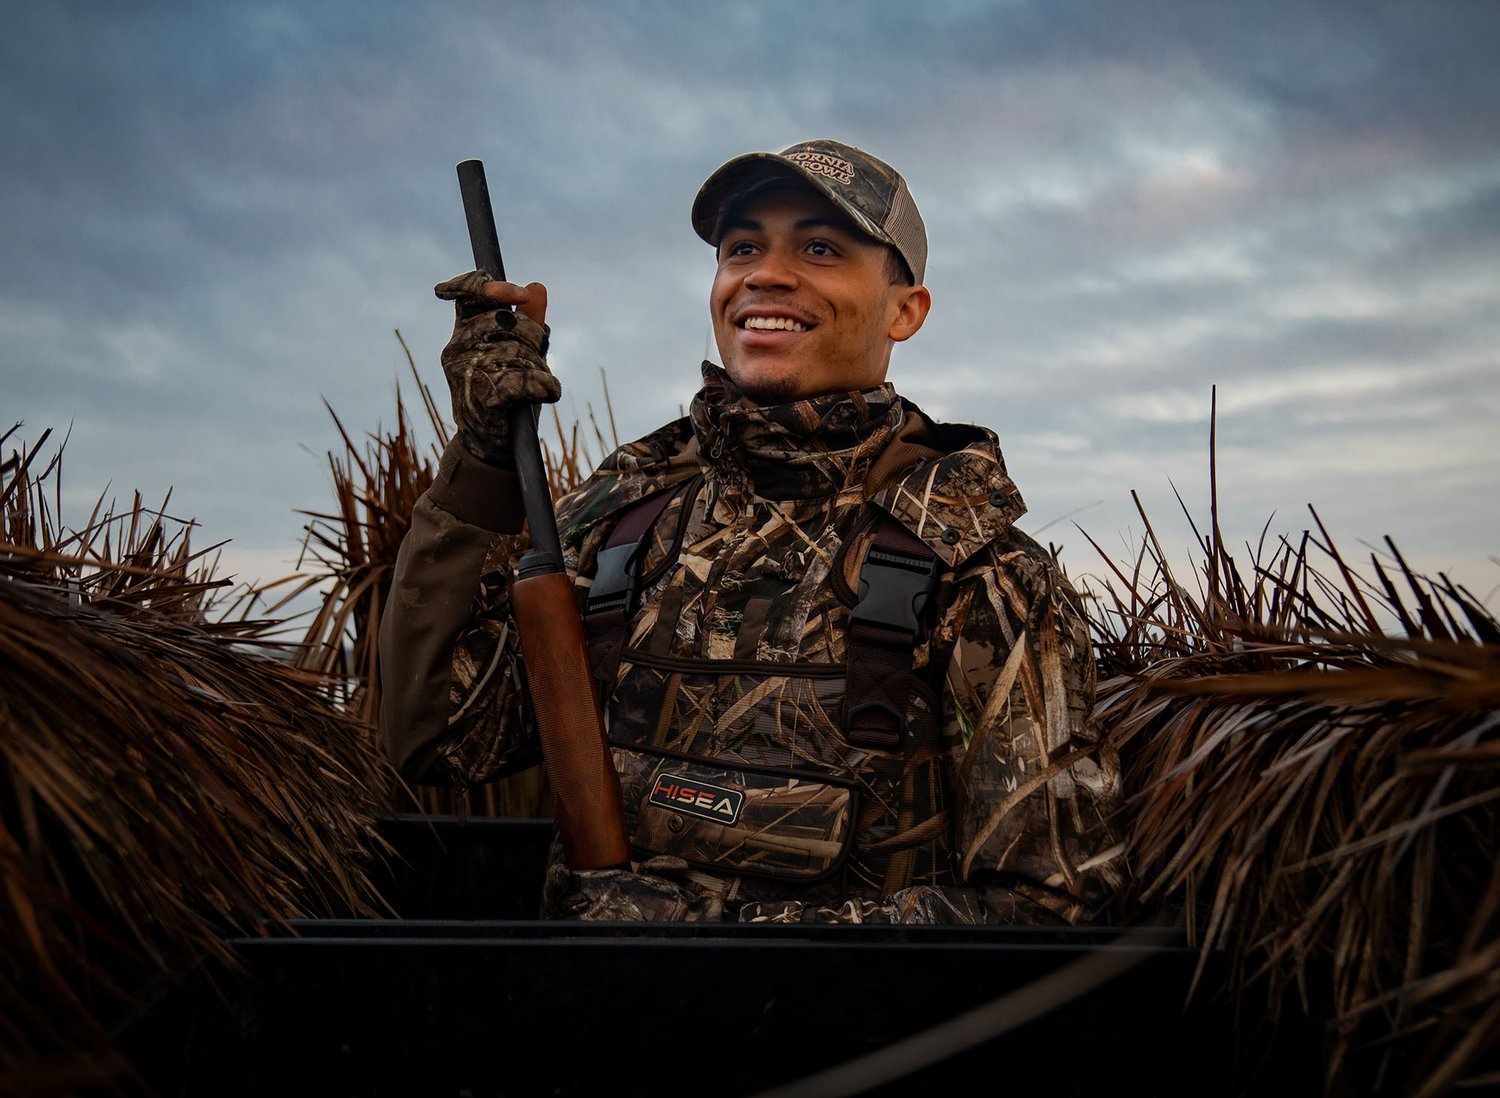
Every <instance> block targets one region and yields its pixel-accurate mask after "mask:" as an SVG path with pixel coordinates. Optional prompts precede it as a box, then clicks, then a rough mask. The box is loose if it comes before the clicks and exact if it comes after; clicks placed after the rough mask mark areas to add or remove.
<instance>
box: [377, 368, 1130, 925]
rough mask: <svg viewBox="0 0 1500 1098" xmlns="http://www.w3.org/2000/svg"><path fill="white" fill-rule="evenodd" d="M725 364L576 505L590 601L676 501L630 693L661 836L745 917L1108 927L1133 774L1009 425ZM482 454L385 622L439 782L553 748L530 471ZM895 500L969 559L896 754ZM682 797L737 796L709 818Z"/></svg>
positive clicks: (655, 552)
mask: <svg viewBox="0 0 1500 1098" xmlns="http://www.w3.org/2000/svg"><path fill="white" fill-rule="evenodd" d="M704 372H705V386H704V388H703V389H702V390H701V391H700V392H699V394H698V395H697V397H696V398H695V399H694V402H693V406H692V409H691V414H690V415H689V416H687V417H684V418H683V419H681V420H678V421H676V422H674V423H671V424H669V425H667V426H666V427H664V428H662V429H661V430H659V431H656V432H655V433H653V434H651V435H648V436H646V437H645V438H643V439H641V440H639V441H637V442H634V443H630V444H628V445H625V446H622V447H621V448H620V449H619V450H617V451H616V452H615V453H614V454H612V455H611V456H610V457H609V458H608V459H607V460H606V461H605V462H604V463H603V464H601V466H600V467H599V468H598V470H596V471H595V473H594V474H593V475H592V476H591V477H590V478H589V479H588V480H587V481H586V482H585V483H584V484H583V485H582V486H581V487H580V488H579V489H578V490H577V491H576V492H574V493H573V494H571V495H570V496H568V497H567V498H565V499H564V500H562V501H561V502H560V503H559V505H558V515H559V526H560V529H561V532H562V539H563V544H564V550H565V553H566V555H567V558H568V560H567V563H568V567H569V570H570V572H571V573H572V574H573V575H574V576H575V580H576V586H577V588H578V591H579V594H580V600H582V599H583V597H584V594H585V593H586V591H587V589H588V587H589V585H590V583H591V582H592V577H593V576H594V574H595V566H596V561H597V558H598V555H599V551H600V549H601V547H602V546H603V545H604V544H605V542H606V540H607V539H608V537H609V534H610V532H611V531H612V530H613V529H614V527H615V525H616V524H617V522H618V521H619V519H620V517H621V515H622V514H623V513H625V512H626V511H627V510H628V509H629V508H630V507H631V506H632V505H634V504H636V503H637V502H638V501H639V500H641V499H642V498H644V497H646V496H648V495H652V494H655V493H658V492H662V491H663V490H667V491H668V492H669V493H670V494H669V496H668V502H667V504H666V506H665V509H664V510H663V511H662V512H661V514H660V516H659V517H658V518H657V519H656V520H655V522H654V523H653V524H652V526H651V529H650V532H649V533H648V535H647V539H646V542H645V553H644V557H643V560H642V563H641V568H640V571H641V575H642V591H641V599H640V605H639V608H638V609H637V610H636V611H635V613H634V614H633V616H632V617H631V618H630V620H629V624H628V630H627V633H626V637H625V645H624V649H623V654H622V657H621V660H620V665H619V669H618V672H617V674H616V676H615V680H614V684H613V690H612V692H611V693H610V697H609V700H608V726H609V731H610V737H611V742H612V744H613V746H614V751H615V761H616V764H617V767H618V769H619V771H620V775H621V783H622V787H623V791H624V794H625V801H626V809H627V822H628V824H629V825H630V828H631V832H632V843H633V846H634V848H635V850H636V851H637V853H638V854H639V855H640V856H642V857H647V856H652V855H662V854H665V855H674V856H677V857H680V858H683V859H685V860H686V861H687V863H688V865H689V866H690V867H691V869H690V878H691V883H692V887H694V888H696V889H699V890H702V891H703V892H706V893H709V894H711V895H713V896H714V897H715V898H716V899H717V900H718V901H721V902H722V904H723V905H724V909H725V910H726V911H730V912H738V913H739V915H740V917H741V918H755V919H764V918H770V919H784V918H804V919H805V918H823V917H829V918H837V917H845V918H848V917H852V918H856V919H858V918H860V912H861V911H863V912H864V913H865V917H867V918H885V917H887V916H888V913H889V912H890V911H891V910H892V898H893V897H894V898H895V903H896V906H897V907H903V908H904V909H905V910H907V911H908V912H910V911H911V910H920V911H926V912H927V914H925V915H921V914H919V915H918V916H917V917H920V918H924V919H926V920H929V921H930V920H931V919H943V920H944V921H947V920H948V919H950V918H963V919H964V920H965V921H969V920H970V919H972V918H975V917H982V918H984V919H986V920H987V921H1001V922H1019V923H1031V922H1049V921H1058V920H1062V921H1068V922H1076V921H1080V920H1082V919H1085V918H1087V917H1088V915H1089V913H1090V912H1091V910H1092V909H1093V908H1094V907H1095V906H1096V905H1097V903H1098V902H1099V901H1100V900H1101V899H1102V898H1103V896H1104V895H1105V894H1106V893H1107V892H1108V891H1109V890H1110V889H1111V888H1112V887H1113V885H1114V884H1115V883H1116V882H1117V880H1118V862H1117V860H1116V854H1117V848H1116V846H1115V844H1114V840H1113V837H1112V835H1111V833H1110V830H1109V826H1108V823H1107V820H1106V817H1107V816H1108V815H1109V813H1110V812H1111V811H1112V810H1113V808H1114V807H1115V802H1116V798H1117V796H1118V787H1119V775H1118V766H1117V762H1116V760H1115V759H1114V758H1113V757H1112V756H1111V755H1109V754H1108V753H1107V752H1106V751H1105V750H1103V749H1102V748H1101V747H1100V745H1099V743H1098V738H1097V736H1096V735H1095V733H1094V731H1093V729H1092V728H1091V727H1090V726H1089V724H1088V723H1087V715H1088V712H1089V708H1090V705H1091V703H1092V695H1093V686H1094V681H1093V663H1092V657H1091V650H1090V645H1089V637H1088V632H1087V627H1086V623H1085V619H1084V615H1083V613H1082V611H1081V608H1080V606H1079V605H1078V602H1077V595H1076V594H1075V593H1074V591H1073V590H1072V588H1071V587H1070V586H1069V585H1068V583H1067V581H1066V580H1065V579H1064V578H1063V577H1062V575H1061V574H1060V572H1059V571H1058V569H1057V568H1056V566H1055V564H1054V562H1053V561H1052V560H1051V558H1050V557H1049V556H1048V555H1047V554H1046V553H1045V552H1044V551H1042V550H1041V549H1040V547H1038V546H1037V544H1036V543H1035V542H1034V541H1032V540H1031V539H1030V538H1028V537H1027V536H1026V535H1024V534H1022V533H1021V532H1020V531H1018V530H1016V529H1015V527H1014V526H1013V525H1012V524H1013V522H1014V520H1015V519H1016V518H1017V517H1018V516H1019V515H1020V514H1022V513H1023V511H1024V505H1023V503H1022V502H1021V498H1020V495H1019V493H1018V492H1017V491H1016V488H1015V486H1014V484H1013V483H1012V482H1011V480H1010V479H1009V477H1008V476H1007V475H1006V472H1005V467H1004V463H1003V459H1002V458H1001V455H1000V452H999V448H998V445H997V442H996V439H995V436H994V435H993V434H992V433H991V432H989V431H987V430H984V429H982V428H977V427H962V426H955V425H951V424H937V423H934V422H933V421H931V420H930V419H928V418H927V417H926V416H925V415H924V414H923V413H921V412H920V411H919V410H918V409H916V408H915V407H914V406H913V405H911V404H910V403H908V402H905V401H903V399H902V398H901V397H899V396H898V395H897V394H896V393H895V391H894V390H893V389H892V388H891V387H890V386H889V385H885V386H881V387H878V388H875V389H869V390H865V391H861V392H856V393H849V394H840V395H836V396H829V397H820V398H816V399H813V400H806V401H800V402H796V403H793V404H787V405H781V406H777V407H773V408H756V407H749V406H746V405H743V404H741V403H740V402H739V401H738V400H737V399H736V398H735V396H736V395H735V394H734V393H733V392H732V390H730V389H729V386H730V383H729V382H728V380H727V378H726V377H725V376H724V375H723V373H722V371H720V370H718V369H717V368H716V367H711V366H708V365H707V364H705V371H704ZM474 464H475V463H474V462H473V461H472V459H465V458H463V456H462V455H461V454H458V455H455V454H454V453H453V451H452V450H450V454H449V456H448V457H447V458H445V461H444V468H443V469H442V470H440V473H439V478H438V482H437V483H436V484H435V485H434V487H433V489H431V490H430V491H429V492H428V493H427V495H426V496H424V497H423V500H422V501H421V502H419V504H418V507H417V510H416V513H415V514H414V516H413V529H412V532H411V534H410V535H409V536H408V540H407V543H406V544H405V545H404V546H403V550H402V560H401V563H400V565H399V566H398V578H397V582H396V586H395V591H394V594H393V599H392V604H391V607H390V609H389V610H388V611H387V618H386V624H385V635H384V636H383V637H382V644H381V651H382V654H383V658H384V659H385V660H386V669H385V673H384V678H383V681H384V684H385V695H384V698H385V700H384V709H383V714H382V725H383V728H384V732H385V735H386V738H387V743H388V746H389V747H390V750H391V752H392V754H393V756H394V757H395V758H396V760H397V762H398V763H399V764H400V765H401V766H402V767H403V769H404V770H405V771H406V772H407V773H408V774H409V775H411V776H414V777H416V778H418V779H419V780H430V781H443V780H457V781H460V782H480V781H485V780H489V779H491V778H494V777H496V776H499V775H501V774H504V773H508V772H511V771H513V770H516V769H519V768H521V767H524V766H529V765H533V764H534V763H535V762H536V761H537V759H538V750H537V747H536V739H535V733H534V730H533V728H532V727H531V724H530V721H529V719H528V714H527V713H526V712H525V701H524V691H523V690H521V689H520V684H521V682H522V679H523V675H524V671H523V668H522V666H521V657H520V651H519V646H518V644H517V643H516V639H515V634H514V629H513V628H512V625H511V622H510V619H509V615H508V605H507V587H508V579H509V575H510V562H511V559H512V557H513V555H514V554H515V553H516V551H517V550H518V548H519V546H518V544H517V539H516V538H515V537H511V536H505V535H496V534H494V533H491V531H493V530H504V529H507V528H510V529H514V528H515V527H516V525H517V518H516V516H515V514H514V511H513V510H507V509H506V508H504V507H501V506H499V505H498V504H497V498H498V497H499V496H500V495H503V493H504V485H503V481H504V477H505V476H508V475H509V474H502V473H501V471H499V470H493V469H490V468H488V467H485V468H484V469H482V470H477V469H475V468H473V466H474ZM486 490H487V492H488V497H489V498H488V499H487V500H486V499H485V498H484V497H485V492H486ZM872 505H873V506H872ZM512 507H513V505H512ZM875 508H878V509H879V511H880V512H883V513H884V514H887V515H889V516H891V517H892V518H893V519H894V520H895V521H896V522H899V523H900V524H901V525H902V526H904V527H905V528H906V529H907V530H908V531H910V533H911V534H914V535H915V536H916V537H917V538H918V539H920V540H921V541H922V542H923V543H925V544H926V545H927V546H928V547H930V549H931V551H932V552H933V553H934V554H936V556H937V558H938V561H939V575H940V580H939V586H938V588H937V595H936V603H937V608H936V612H935V613H933V614H930V615H929V624H928V626H927V628H926V629H925V630H924V632H923V634H922V636H921V638H920V640H919V642H918V643H916V645H915V646H914V648H913V650H912V653H911V667H912V673H911V684H910V685H911V689H910V690H909V692H908V691H903V694H907V695H909V701H908V703H907V712H906V717H907V724H908V733H907V735H906V737H905V741H904V742H903V744H902V745H901V746H900V747H898V748H895V749H892V750H879V749H873V748H862V747H857V746H855V745H853V744H852V743H851V742H850V741H849V740H848V739H847V738H846V737H845V736H844V735H843V732H842V726H841V720H840V714H841V711H842V708H843V703H844V699H843V691H844V685H845V684H844V675H845V664H846V649H847V647H848V637H849V617H850V612H851V607H852V606H853V604H854V603H855V601H856V599H855V596H854V593H853V592H854V590H855V588H856V587H857V584H858V581H859V577H860V568H861V565H862V562H863V560H864V556H865V554H866V552H867V551H868V549H869V546H870V542H871V540H872V538H873V533H874V525H875V523H874V521H873V520H874V519H875V518H877V517H878V515H877V513H876V512H875V510H874V509H875ZM476 592H477V595H476ZM434 693H440V696H439V697H434V696H433V695H434ZM678 786H684V787H692V788H695V789H704V788H706V789H708V790H720V791H727V792H728V794H729V795H731V796H732V798H733V801H734V804H733V810H732V811H730V810H727V809H725V810H723V811H722V814H721V816H720V817H718V818H715V817H714V816H713V815H712V814H711V812H710V811H699V812H696V813H695V812H693V811H691V810H690V809H689V810H683V808H682V805H681V804H678V803H674V801H673V799H672V797H671V794H673V793H675V792H677V791H678ZM712 799H713V798H710V800H712ZM702 803H704V804H708V803H709V802H702ZM724 817H732V819H726V818H724ZM963 886H980V887H982V894H981V893H979V892H975V891H973V889H972V888H968V889H965V888H964V887H963ZM976 897H980V898H981V899H982V901H983V902H982V904H978V905H976V902H975V898H976ZM937 908H941V909H943V910H944V911H947V912H948V915H947V916H946V917H945V916H944V915H942V914H941V913H939V914H933V913H932V912H933V909H937ZM980 909H982V911H983V914H981V915H979V916H975V915H974V912H975V911H976V910H980ZM878 911H885V912H886V913H887V915H881V914H878V913H877V912H878ZM839 912H842V915H840V914H838V913H839ZM961 912H967V913H968V914H967V915H963V914H961ZM851 913H852V914H851Z"/></svg>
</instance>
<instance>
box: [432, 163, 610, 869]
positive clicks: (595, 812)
mask: <svg viewBox="0 0 1500 1098" xmlns="http://www.w3.org/2000/svg"><path fill="white" fill-rule="evenodd" d="M458 185H459V190H460V192H461V193H462V195H463V200H464V214H465V216H466V217H467V218H468V222H469V243H470V244H471V245H472V246H473V249H474V265H475V266H476V267H477V268H478V269H479V270H482V271H486V272H487V273H489V274H490V275H491V277H494V278H499V279H503V278H504V277H505V265H504V263H503V262H502V260H501V258H500V239H499V236H498V235H497V234H496V232H495V215H494V212H493V210H492V209H491V207H490V196H489V188H488V186H487V185H486V183H485V177H484V165H483V164H482V163H480V162H479V161H478V160H465V161H464V162H463V163H462V164H460V165H459V166H458ZM510 434H511V443H512V445H513V447H514V449H515V457H516V474H517V476H518V477H519V479H520V481H521V499H522V502H523V503H524V504H525V507H526V525H527V528H528V529H529V530H530V532H531V544H532V546H533V548H532V549H531V551H530V552H528V553H526V554H525V555H524V556H523V557H522V558H521V563H520V566H519V567H518V568H517V570H516V578H515V581H514V584H513V586H512V594H511V601H512V612H513V616H514V619H515V623H516V631H517V632H518V633H519V635H520V638H521V658H522V660H523V661H524V662H525V665H526V685H527V689H528V691H529V693H530V695H531V703H532V708H533V709H534V711H535V713H536V722H537V732H538V735H539V736H540V738H541V742H542V758H543V760H544V761H545V763H546V766H547V777H548V779H549V780H550V781H551V783H552V792H553V799H554V804H555V810H556V814H557V830H558V835H559V837H560V838H561V840H562V848H563V858H564V860H565V861H566V862H567V863H568V865H569V866H570V867H571V868H573V869H603V868H607V867H613V866H620V865H627V864H628V863H629V861H630V842H629V839H628V837H627V835H626V831H625V811H624V807H623V804H622V801H621V797H620V776H619V775H618V774H617V773H616V772H615V766H614V761H613V759H611V758H610V753H609V742H608V740H607V739H606V737H605V733H604V719H603V715H602V714H601V713H600V712H599V702H598V699H597V698H596V696H595V693H594V689H593V679H592V678H591V676H590V674H589V664H588V649H587V648H586V646H585V642H584V636H583V623H582V622H581V621H580V620H579V617H578V603H577V601H576V600H575V597H574V594H573V584H572V583H571V581H569V579H568V574H567V571H566V570H565V569H564V567H563V559H562V546H561V544H560V542H559V539H558V535H557V519H556V517H555V516H554V514H553V512H552V493H551V490H550V489H549V488H548V485H547V475H546V470H545V468H544V467H543V465H542V453H541V446H540V444H539V443H538V441H537V436H536V418H535V410H534V407H533V406H532V405H529V404H521V405H518V406H516V407H515V408H513V409H512V410H511V415H510Z"/></svg>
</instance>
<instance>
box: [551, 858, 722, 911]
mask: <svg viewBox="0 0 1500 1098" xmlns="http://www.w3.org/2000/svg"><path fill="white" fill-rule="evenodd" d="M686 873H687V863H686V862H685V861H683V860H682V859H681V858H673V857H671V856H670V855H661V856H659V857H656V858H652V859H651V860H649V861H645V862H642V863H641V865H640V869H639V871H637V872H631V871H630V870H628V869H584V870H576V871H575V870H571V869H569V868H568V867H567V866H565V865H563V864H562V863H561V862H553V863H552V864H551V865H550V866H548V867H547V878H546V880H545V881H544V882H543V884H542V918H544V919H575V920H578V921H581V922H648V923H695V922H707V921H712V920H716V919H719V918H720V917H721V916H722V914H723V907H722V905H721V904H720V902H719V900H718V898H717V897H713V896H698V895H695V894H694V893H693V892H691V891H689V890H688V889H686V888H684V887H683V886H682V885H681V884H679V883H677V882H676V881H672V880H668V879H667V877H668V876H676V877H685V876H686Z"/></svg>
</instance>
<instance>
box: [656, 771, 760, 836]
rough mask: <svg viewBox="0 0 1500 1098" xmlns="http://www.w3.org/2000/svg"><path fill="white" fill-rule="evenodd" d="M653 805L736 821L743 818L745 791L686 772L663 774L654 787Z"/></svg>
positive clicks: (729, 822) (716, 818) (688, 813)
mask: <svg viewBox="0 0 1500 1098" xmlns="http://www.w3.org/2000/svg"><path fill="white" fill-rule="evenodd" d="M647 800H649V801H650V802H651V803H652V804H654V805H659V806H660V807H662V808H670V809H671V810H672V811H674V812H683V813H686V814H687V815H689V816H697V817H698V818H699V819H701V820H712V821H713V822H714V823H721V824H732V823H734V822H735V821H736V820H738V819H739V818H740V809H741V808H742V807H744V804H745V794H743V793H741V792H740V791H739V790H736V789H725V788H724V787H723V786H722V785H713V784H711V783H709V782H700V781H698V780H696V779H694V778H689V777H686V776H685V775H682V774H660V775H658V776H657V778H656V784H655V785H654V786H652V787H651V796H650V797H648V798H647Z"/></svg>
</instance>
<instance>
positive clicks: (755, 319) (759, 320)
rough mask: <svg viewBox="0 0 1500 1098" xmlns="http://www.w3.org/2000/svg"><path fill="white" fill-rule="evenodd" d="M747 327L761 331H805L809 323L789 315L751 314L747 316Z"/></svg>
mask: <svg viewBox="0 0 1500 1098" xmlns="http://www.w3.org/2000/svg"><path fill="white" fill-rule="evenodd" d="M745 327H747V328H754V329H756V330H757V331H761V332H805V331H807V325H805V324H801V323H799V322H797V321H795V320H793V319H792V318H791V317H789V316H751V317H746V318H745Z"/></svg>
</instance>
